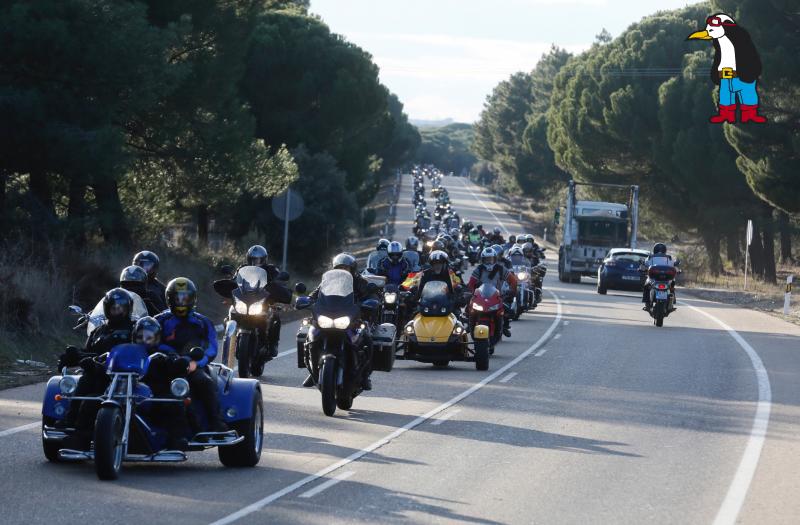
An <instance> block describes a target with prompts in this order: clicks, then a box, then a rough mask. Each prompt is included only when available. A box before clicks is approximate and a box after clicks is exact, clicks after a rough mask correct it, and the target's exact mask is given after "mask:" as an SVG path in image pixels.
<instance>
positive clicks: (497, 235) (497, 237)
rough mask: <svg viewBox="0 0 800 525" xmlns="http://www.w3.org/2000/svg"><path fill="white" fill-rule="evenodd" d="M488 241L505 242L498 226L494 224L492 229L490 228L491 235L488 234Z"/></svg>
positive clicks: (494, 242)
mask: <svg viewBox="0 0 800 525" xmlns="http://www.w3.org/2000/svg"><path fill="white" fill-rule="evenodd" d="M489 242H490V243H492V244H505V243H506V241H505V239H503V234H502V231H501V230H500V227H499V226H495V227H494V229H493V230H492V233H491V235H489Z"/></svg>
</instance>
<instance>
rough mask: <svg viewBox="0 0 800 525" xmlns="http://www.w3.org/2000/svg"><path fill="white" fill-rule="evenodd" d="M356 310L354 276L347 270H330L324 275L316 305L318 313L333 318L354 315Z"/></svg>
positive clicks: (315, 309) (315, 308)
mask: <svg viewBox="0 0 800 525" xmlns="http://www.w3.org/2000/svg"><path fill="white" fill-rule="evenodd" d="M355 310H356V304H355V294H354V293H353V276H352V275H350V272H348V271H345V270H330V271H327V272H325V273H324V274H323V275H322V282H320V283H319V296H318V297H317V303H316V305H315V306H314V311H315V313H316V314H318V315H320V314H321V315H326V316H328V317H331V318H333V319H335V318H338V317H341V316H343V315H354V312H355Z"/></svg>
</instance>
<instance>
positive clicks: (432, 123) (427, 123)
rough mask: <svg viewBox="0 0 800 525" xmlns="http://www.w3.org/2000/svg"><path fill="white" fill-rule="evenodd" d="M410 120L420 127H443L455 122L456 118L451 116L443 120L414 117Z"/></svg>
mask: <svg viewBox="0 0 800 525" xmlns="http://www.w3.org/2000/svg"><path fill="white" fill-rule="evenodd" d="M409 120H410V121H411V124H413V125H415V126H417V127H418V128H441V127H442V126H446V125H448V124H452V123H453V122H455V120H453V119H451V118H446V119H442V120H417V119H413V118H412V119H409Z"/></svg>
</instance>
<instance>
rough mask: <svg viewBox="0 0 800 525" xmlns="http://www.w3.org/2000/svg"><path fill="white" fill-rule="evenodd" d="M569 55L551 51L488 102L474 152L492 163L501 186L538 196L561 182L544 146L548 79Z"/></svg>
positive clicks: (502, 86) (502, 85)
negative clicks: (528, 72)
mask: <svg viewBox="0 0 800 525" xmlns="http://www.w3.org/2000/svg"><path fill="white" fill-rule="evenodd" d="M570 56H571V55H570V54H569V53H567V52H566V51H564V50H562V49H559V48H558V47H556V46H553V47H552V48H551V49H550V51H548V52H547V53H545V55H543V56H542V58H541V60H540V61H539V63H538V64H537V65H536V68H534V70H533V71H532V72H531V73H530V74H526V73H516V74H515V75H512V76H511V78H510V79H508V80H507V81H504V82H501V83H500V84H499V85H498V86H497V87H496V88H495V89H494V91H493V92H492V94H491V95H490V96H489V97H487V99H486V103H485V105H484V110H483V112H482V113H481V118H480V120H479V121H478V122H477V123H476V124H475V142H474V145H473V151H474V152H475V153H476V154H477V155H478V156H479V157H480V158H482V159H484V160H486V161H489V162H490V163H491V164H492V167H493V172H496V174H497V183H498V184H499V186H500V187H502V188H505V189H506V190H510V191H515V190H522V191H523V192H525V193H527V194H529V195H534V196H537V197H541V196H542V195H544V194H545V193H546V191H547V189H548V188H549V187H550V186H552V185H553V183H554V182H556V181H563V180H566V178H567V177H566V174H565V173H564V172H563V171H562V170H561V169H560V168H559V167H558V166H556V164H555V159H554V156H553V152H552V150H551V148H550V146H549V144H548V143H547V129H548V117H547V110H548V108H549V106H550V96H551V92H552V89H553V78H554V77H555V75H556V74H557V73H558V72H559V71H560V70H561V68H563V67H564V65H565V64H566V63H567V61H568V60H569V58H570Z"/></svg>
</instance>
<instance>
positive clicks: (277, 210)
mask: <svg viewBox="0 0 800 525" xmlns="http://www.w3.org/2000/svg"><path fill="white" fill-rule="evenodd" d="M303 206H304V203H303V197H301V196H300V194H299V193H297V192H294V191H292V189H291V188H286V191H285V192H283V193H281V194H280V195H276V196H275V197H273V198H272V213H273V214H274V215H275V216H276V217H277V218H279V219H281V220H283V261H282V263H281V270H283V271H286V259H287V255H288V253H289V222H291V221H293V220H295V219H296V218H298V217H300V215H302V214H303Z"/></svg>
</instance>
